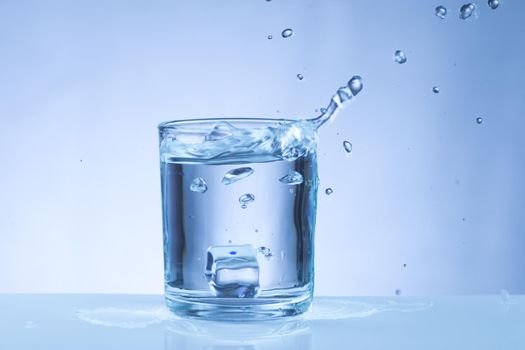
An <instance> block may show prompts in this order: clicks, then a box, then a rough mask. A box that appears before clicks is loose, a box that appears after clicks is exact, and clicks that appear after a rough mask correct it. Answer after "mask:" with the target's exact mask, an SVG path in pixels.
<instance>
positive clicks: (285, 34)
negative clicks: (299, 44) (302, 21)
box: [281, 28, 293, 38]
mask: <svg viewBox="0 0 525 350" xmlns="http://www.w3.org/2000/svg"><path fill="white" fill-rule="evenodd" d="M292 34H293V30H291V29H290V28H286V29H285V30H283V32H282V33H281V35H282V36H283V38H289V37H291V36H292Z"/></svg>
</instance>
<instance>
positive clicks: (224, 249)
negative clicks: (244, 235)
mask: <svg viewBox="0 0 525 350" xmlns="http://www.w3.org/2000/svg"><path fill="white" fill-rule="evenodd" d="M204 275H205V277H206V279H207V280H208V283H209V285H210V288H211V290H212V291H213V292H214V293H215V294H216V295H217V296H218V297H223V298H253V297H255V296H256V294H257V291H258V290H259V264H258V262H257V249H255V247H254V246H252V245H251V244H244V245H227V246H212V247H209V248H208V257H207V263H206V270H205V272H204Z"/></svg>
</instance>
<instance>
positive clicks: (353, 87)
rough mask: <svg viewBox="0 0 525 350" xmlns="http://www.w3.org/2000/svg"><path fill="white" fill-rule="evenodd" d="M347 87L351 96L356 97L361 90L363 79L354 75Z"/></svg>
mask: <svg viewBox="0 0 525 350" xmlns="http://www.w3.org/2000/svg"><path fill="white" fill-rule="evenodd" d="M348 87H349V88H350V91H352V95H354V96H355V95H357V94H358V93H359V92H360V91H361V90H363V78H361V77H360V76H359V75H354V76H353V77H352V79H350V80H349V81H348Z"/></svg>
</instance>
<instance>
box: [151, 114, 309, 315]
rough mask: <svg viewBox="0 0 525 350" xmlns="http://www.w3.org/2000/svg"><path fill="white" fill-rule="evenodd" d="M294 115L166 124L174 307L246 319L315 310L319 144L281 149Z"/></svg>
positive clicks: (168, 273) (168, 291) (163, 139)
mask: <svg viewBox="0 0 525 350" xmlns="http://www.w3.org/2000/svg"><path fill="white" fill-rule="evenodd" d="M289 122H291V121H287V120H275V119H196V120H183V121H171V122H165V123H162V124H160V125H159V135H160V168H161V182H162V211H163V234H164V236H163V238H164V277H165V295H166V300H167V305H168V307H169V308H170V309H171V310H172V311H173V312H174V313H176V314H178V315H182V316H188V317H201V318H209V319H227V320H248V319H267V318H275V317H280V316H287V315H297V314H300V313H302V312H304V311H305V310H307V309H308V307H309V305H310V303H311V300H312V296H313V286H314V264H313V261H314V260H313V259H314V228H315V216H316V198H317V187H318V177H317V159H316V150H315V143H314V147H310V148H309V149H308V152H306V153H305V154H302V155H300V156H298V157H288V158H283V157H281V156H279V155H278V154H276V152H274V150H275V149H276V147H277V146H278V142H279V137H282V136H278V135H277V134H276V133H277V132H278V131H279V130H280V127H281V126H282V125H283V124H286V123H289ZM293 132H296V131H293ZM276 135H277V136H276Z"/></svg>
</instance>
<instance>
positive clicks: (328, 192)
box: [324, 187, 334, 196]
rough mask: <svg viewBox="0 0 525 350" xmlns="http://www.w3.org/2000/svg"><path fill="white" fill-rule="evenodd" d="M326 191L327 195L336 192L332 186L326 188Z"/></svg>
mask: <svg viewBox="0 0 525 350" xmlns="http://www.w3.org/2000/svg"><path fill="white" fill-rule="evenodd" d="M324 193H326V195H327V196H329V195H331V194H332V193H334V190H332V189H331V188H330V187H328V188H327V189H326V190H324Z"/></svg>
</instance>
